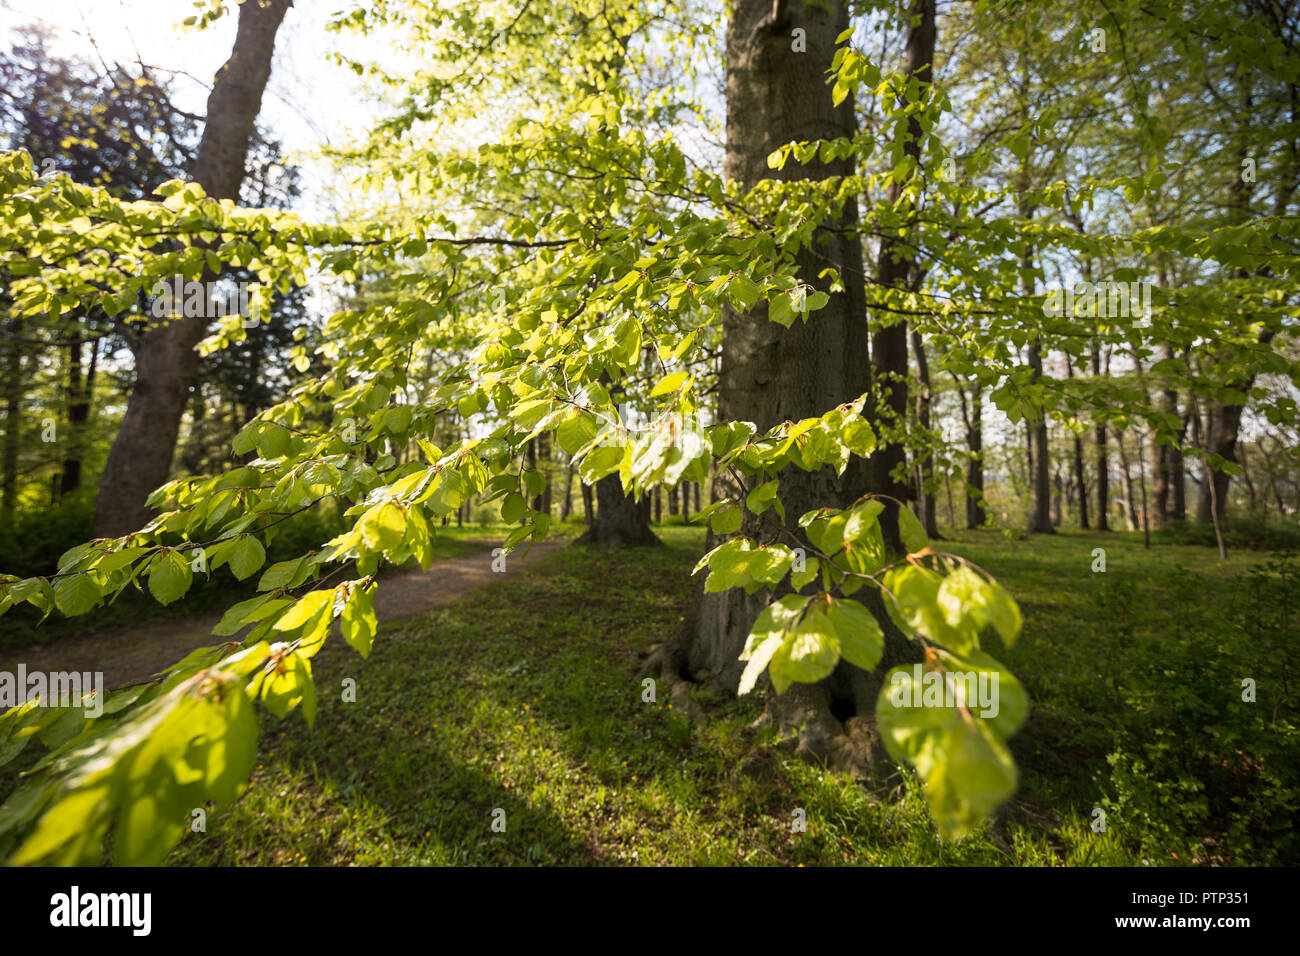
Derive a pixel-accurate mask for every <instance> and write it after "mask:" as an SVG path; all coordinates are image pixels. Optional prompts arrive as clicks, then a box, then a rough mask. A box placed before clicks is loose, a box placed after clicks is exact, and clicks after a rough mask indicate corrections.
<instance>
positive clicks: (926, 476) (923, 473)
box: [912, 329, 939, 539]
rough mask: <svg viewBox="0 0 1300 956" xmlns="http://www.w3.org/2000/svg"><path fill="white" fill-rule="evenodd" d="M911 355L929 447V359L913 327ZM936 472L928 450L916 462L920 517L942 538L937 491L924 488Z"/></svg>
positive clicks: (918, 415) (920, 420) (933, 534)
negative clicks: (936, 506) (914, 364)
mask: <svg viewBox="0 0 1300 956" xmlns="http://www.w3.org/2000/svg"><path fill="white" fill-rule="evenodd" d="M912 356H913V358H914V359H915V360H916V378H917V381H918V382H919V383H920V388H919V389H917V393H916V420H917V423H918V424H919V425H920V427H921V433H922V435H924V436H926V441H927V444H926V448H927V449H928V448H929V447H930V446H929V434H930V402H931V398H930V362H929V360H928V359H927V358H926V355H925V341H924V340H923V339H922V338H921V333H920V332H918V331H917V330H916V329H912ZM933 476H934V452H933V451H928V450H927V451H926V454H925V457H924V458H923V459H922V460H921V461H920V462H919V463H918V465H917V478H918V481H917V484H916V495H917V500H918V501H919V502H920V504H921V516H920V517H921V520H922V522H924V524H925V533H926V534H927V535H929V536H930V537H931V538H935V539H938V538H939V525H938V520H937V518H936V516H935V504H934V494H933V493H932V492H928V491H926V490H925V482H926V481H929V480H932V479H933Z"/></svg>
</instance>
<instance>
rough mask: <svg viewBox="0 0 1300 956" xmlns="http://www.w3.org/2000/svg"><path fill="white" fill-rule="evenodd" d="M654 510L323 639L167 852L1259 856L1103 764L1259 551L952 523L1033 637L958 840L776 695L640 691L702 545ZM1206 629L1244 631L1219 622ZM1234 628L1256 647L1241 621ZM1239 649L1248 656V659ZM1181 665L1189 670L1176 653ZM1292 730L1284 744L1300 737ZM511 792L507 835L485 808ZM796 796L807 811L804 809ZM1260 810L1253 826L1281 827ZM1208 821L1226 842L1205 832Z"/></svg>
mask: <svg viewBox="0 0 1300 956" xmlns="http://www.w3.org/2000/svg"><path fill="white" fill-rule="evenodd" d="M658 530H659V533H660V535H661V537H663V538H664V539H665V541H666V542H667V547H664V548H650V549H642V550H635V551H624V552H620V553H617V554H610V553H608V552H605V551H603V550H585V549H574V548H569V549H565V550H564V551H562V552H560V553H558V554H556V555H554V556H553V557H552V558H551V559H550V561H549V563H548V565H547V566H546V568H545V570H544V571H542V572H540V573H536V574H509V573H507V574H506V575H503V576H502V579H501V581H500V582H499V583H496V584H494V585H493V586H490V587H488V588H485V589H483V590H481V591H479V592H476V593H475V594H474V595H473V596H471V597H469V598H468V599H466V600H464V601H461V602H460V603H459V604H457V605H455V606H453V607H450V608H447V609H445V610H441V611H436V612H433V613H430V614H429V615H428V616H427V617H426V618H424V619H423V620H418V621H411V622H404V623H402V624H400V625H399V624H395V625H391V626H389V627H386V628H384V629H383V630H382V631H381V634H380V637H379V639H378V641H377V643H376V645H375V650H374V653H373V654H372V655H371V657H370V659H369V660H367V661H364V662H363V661H361V660H360V658H358V657H357V655H356V654H355V653H354V652H352V651H351V649H349V648H347V647H346V646H344V645H341V644H338V645H334V646H327V647H326V648H325V649H324V650H323V651H322V652H321V653H320V654H319V655H318V657H317V658H316V661H315V673H316V676H317V680H318V686H319V687H320V698H321V703H320V712H319V714H318V717H317V723H316V727H315V729H314V730H310V731H309V730H308V729H307V728H306V726H305V724H304V722H303V720H302V718H301V716H300V715H299V714H296V713H295V714H291V715H290V718H289V719H287V720H285V721H274V720H273V719H271V718H269V717H267V718H264V724H265V734H264V738H263V745H262V751H261V756H260V760H261V763H260V765H259V766H258V767H257V769H256V771H255V773H254V777H253V782H252V786H251V788H250V789H249V791H248V793H247V794H246V795H245V796H244V797H243V799H242V800H241V801H240V802H239V803H238V804H237V805H236V806H235V807H234V808H233V809H231V810H229V811H227V812H225V813H222V814H213V815H211V816H210V817H209V820H208V830H207V832H206V833H205V834H194V833H187V834H186V838H185V839H184V840H183V841H182V844H181V845H180V847H178V848H177V850H176V851H175V852H174V853H173V854H172V856H171V858H170V862H172V863H175V864H307V865H350V864H356V865H388V864H396V865H406V864H448V863H453V864H538V863H543V864H557V863H558V864H626V863H643V864H787V865H793V864H807V865H815V864H843V863H852V864H880V865H900V864H920V865H930V864H988V865H1017V864H1019V865H1054V864H1069V865H1089V864H1091V865H1140V864H1141V863H1142V862H1143V861H1146V862H1149V863H1150V864H1152V865H1177V864H1180V863H1191V862H1206V861H1209V860H1213V861H1215V862H1226V863H1232V862H1237V863H1248V862H1258V861H1259V860H1260V859H1262V858H1265V857H1266V856H1267V854H1266V853H1264V852H1263V851H1262V850H1261V848H1260V847H1258V846H1256V845H1255V844H1254V843H1252V842H1251V841H1250V840H1243V839H1242V838H1241V834H1240V833H1236V834H1235V836H1234V838H1233V839H1228V833H1227V830H1228V829H1229V828H1228V827H1227V826H1226V824H1227V821H1222V820H1215V819H1213V818H1212V817H1209V818H1207V819H1200V820H1196V821H1191V822H1190V823H1189V822H1188V821H1186V820H1182V821H1175V822H1176V823H1178V824H1179V825H1181V826H1182V827H1183V830H1178V831H1176V832H1174V833H1173V834H1172V835H1171V834H1170V832H1167V829H1162V827H1166V825H1167V824H1168V823H1169V821H1167V820H1164V819H1163V817H1161V815H1160V813H1159V812H1156V811H1159V808H1160V806H1161V805H1160V804H1159V801H1155V804H1153V805H1155V806H1156V811H1151V812H1148V816H1147V817H1144V816H1142V815H1141V813H1140V812H1139V811H1143V812H1147V811H1150V808H1149V807H1146V808H1144V807H1142V806H1140V804H1141V802H1142V801H1141V800H1140V799H1139V797H1140V791H1141V786H1140V785H1135V784H1133V783H1132V781H1131V780H1130V779H1129V777H1123V778H1122V780H1127V781H1129V783H1130V789H1133V788H1136V792H1138V795H1139V796H1138V797H1135V796H1134V793H1132V792H1127V791H1126V792H1125V794H1119V793H1117V792H1116V784H1115V782H1114V776H1115V773H1116V768H1115V767H1113V766H1112V764H1111V763H1109V762H1108V761H1107V755H1108V754H1110V753H1112V752H1113V751H1114V750H1115V748H1116V746H1117V741H1125V740H1128V739H1129V738H1128V737H1126V736H1125V734H1128V733H1130V731H1132V729H1133V728H1138V729H1139V730H1142V731H1143V733H1144V734H1145V735H1146V736H1145V737H1142V736H1139V737H1137V738H1136V741H1137V744H1141V743H1142V742H1144V741H1145V740H1149V739H1150V738H1152V736H1153V735H1154V734H1155V732H1156V730H1158V729H1159V728H1160V727H1161V726H1163V725H1164V724H1169V723H1170V721H1171V720H1172V719H1173V718H1171V717H1170V715H1169V714H1168V713H1165V712H1164V711H1163V710H1161V705H1162V701H1163V697H1162V696H1161V694H1162V693H1164V692H1169V693H1174V694H1176V692H1177V685H1176V682H1175V678H1177V677H1179V676H1181V675H1182V670H1180V668H1181V667H1183V664H1181V663H1177V662H1173V663H1172V667H1170V666H1166V665H1170V664H1171V662H1170V661H1169V660H1167V657H1168V653H1167V652H1168V651H1169V649H1170V647H1179V648H1181V647H1182V644H1181V643H1179V642H1180V641H1181V640H1182V638H1178V639H1175V638H1173V637H1171V636H1170V635H1171V633H1172V630H1171V629H1174V628H1176V627H1178V626H1179V624H1178V621H1177V620H1175V618H1174V616H1173V615H1175V614H1177V613H1183V612H1178V611H1177V610H1176V607H1177V605H1176V602H1178V601H1180V600H1191V599H1193V598H1194V599H1196V600H1197V601H1199V602H1201V603H1199V604H1198V605H1197V608H1199V612H1200V613H1201V614H1202V615H1203V614H1204V613H1205V612H1206V611H1207V610H1208V609H1210V608H1216V607H1218V608H1223V607H1224V606H1225V603H1226V604H1231V603H1232V602H1233V601H1237V602H1238V603H1240V595H1239V594H1238V593H1237V590H1239V588H1240V579H1239V575H1240V573H1241V571H1242V570H1244V569H1245V568H1247V567H1248V566H1250V565H1251V564H1252V563H1253V561H1255V560H1258V555H1256V556H1253V557H1248V556H1235V555H1234V556H1232V557H1231V558H1230V561H1229V563H1228V565H1227V566H1225V567H1219V566H1217V565H1216V563H1215V560H1214V555H1213V553H1212V552H1206V551H1203V550H1199V549H1187V548H1168V547H1167V548H1162V549H1156V550H1154V551H1153V552H1150V553H1148V552H1144V551H1143V550H1142V548H1141V546H1140V542H1139V543H1137V544H1135V543H1134V542H1133V541H1131V540H1128V539H1126V538H1125V537H1124V536H1122V535H1107V536H1093V535H1087V534H1077V533H1076V534H1061V535H1058V536H1056V537H1053V538H1041V539H1034V540H1033V541H1032V542H1025V541H1020V542H1010V541H1008V540H1007V539H1006V538H1004V537H1002V536H1001V535H999V534H997V533H996V532H974V533H967V532H961V533H958V534H957V535H956V540H955V541H950V542H947V543H946V546H948V547H951V548H952V549H953V550H955V551H958V552H959V553H962V554H964V555H967V556H969V557H971V558H972V559H974V560H976V561H979V562H981V563H982V564H984V565H985V566H986V567H987V568H988V569H989V570H990V571H992V572H993V573H994V574H995V575H997V576H998V577H999V579H1000V580H1002V581H1003V582H1004V583H1006V584H1007V585H1008V586H1009V587H1011V588H1012V590H1013V592H1014V593H1015V594H1016V595H1017V597H1018V598H1019V600H1020V601H1021V604H1022V607H1023V609H1024V612H1025V618H1026V623H1025V632H1024V636H1023V638H1022V639H1021V641H1020V642H1019V643H1018V644H1017V646H1016V647H1015V648H1014V649H1012V650H1011V651H1010V652H1008V653H1006V654H1005V657H1006V658H1007V660H1008V662H1009V663H1010V664H1012V666H1013V667H1014V668H1015V669H1016V670H1017V672H1018V673H1019V674H1021V675H1022V677H1023V679H1024V681H1025V683H1026V685H1027V689H1028V690H1029V692H1030V694H1031V696H1032V699H1033V703H1034V710H1033V712H1032V716H1031V720H1030V722H1029V724H1028V726H1027V727H1026V729H1025V730H1023V731H1022V732H1021V734H1020V735H1018V736H1017V737H1016V738H1014V740H1013V744H1014V748H1013V749H1014V750H1015V752H1016V757H1017V760H1018V762H1019V764H1020V766H1021V770H1022V782H1021V783H1022V785H1021V790H1020V792H1019V793H1018V794H1017V797H1016V798H1015V799H1014V800H1013V801H1012V803H1011V804H1010V805H1008V806H1007V807H1006V808H1004V810H1003V811H1002V812H1001V813H999V815H998V817H997V818H996V819H995V820H994V821H993V822H991V823H990V824H989V825H987V826H986V827H984V828H983V830H982V831H981V832H980V833H978V834H977V835H976V836H974V837H972V838H971V839H969V840H967V841H965V842H963V843H961V844H956V845H950V844H944V843H942V842H941V841H939V840H938V838H937V836H936V835H935V831H934V828H933V827H932V826H931V824H930V822H929V819H928V816H927V813H926V809H925V805H924V799H923V797H922V794H921V792H920V790H919V787H918V786H917V784H916V783H915V781H914V779H913V778H912V776H911V775H910V774H900V775H899V777H898V778H897V781H896V785H895V786H894V787H893V789H892V790H891V791H889V792H885V793H875V794H872V793H868V792H866V791H865V790H863V789H862V788H861V787H859V786H857V785H856V784H854V783H853V782H852V781H850V780H849V779H848V778H846V777H843V776H841V775H837V774H833V773H829V772H827V771H825V770H823V769H821V768H818V767H815V766H811V765H808V764H806V763H803V762H801V761H799V760H797V759H794V758H792V757H790V756H789V755H788V754H787V752H786V751H785V750H783V749H782V748H780V747H779V746H777V745H776V744H775V743H774V741H772V740H771V739H769V738H767V737H766V736H763V735H762V734H759V733H755V732H751V731H749V730H748V729H747V728H748V726H749V725H750V724H751V723H752V722H753V721H754V719H755V718H756V717H757V716H758V715H759V713H760V711H761V702H760V701H758V700H757V699H755V698H752V697H751V698H745V699H739V700H737V699H719V698H717V697H713V696H710V695H708V694H706V693H704V692H698V691H697V692H694V696H695V697H696V699H697V701H698V702H699V703H700V704H701V705H702V706H703V707H704V708H705V709H706V711H707V713H708V717H707V719H706V720H704V721H702V722H697V723H692V722H691V721H689V720H687V719H686V718H685V716H684V715H682V714H681V713H680V709H678V710H674V708H673V707H672V706H671V704H670V703H668V702H666V701H665V700H664V699H663V698H662V697H661V698H660V699H659V701H658V702H657V703H646V702H643V701H642V684H641V683H640V682H639V681H638V680H637V679H636V673H637V669H638V665H639V661H640V659H641V656H642V654H643V653H644V652H645V651H646V650H647V649H648V648H649V646H650V645H651V644H652V643H654V642H657V641H660V640H663V639H664V638H665V637H667V636H668V635H670V634H671V633H672V631H673V630H674V629H675V628H676V627H678V626H679V625H680V622H681V619H682V615H683V614H684V613H685V611H686V609H687V607H688V606H689V602H690V598H691V588H690V579H689V577H688V572H689V569H690V567H691V565H692V564H693V562H694V560H695V559H696V557H697V556H698V554H699V553H700V549H701V547H702V535H701V533H700V532H699V531H698V530H697V529H686V528H681V527H680V526H678V527H666V528H660V529H658ZM1102 545H1104V546H1105V547H1106V549H1107V572H1106V573H1105V574H1093V573H1092V572H1091V571H1090V565H1091V563H1092V554H1091V549H1092V548H1093V547H1095V546H1102ZM1180 565H1181V566H1182V567H1185V568H1186V569H1187V570H1186V571H1179V570H1178V566H1180ZM1195 611H1196V609H1195V608H1193V609H1192V610H1190V611H1188V612H1186V613H1185V614H1184V616H1185V617H1189V616H1195ZM1184 630H1185V631H1187V632H1189V633H1192V634H1199V633H1200V631H1199V630H1198V629H1196V628H1190V627H1184ZM1209 632H1210V633H1212V634H1218V635H1219V636H1217V637H1215V638H1214V640H1217V641H1219V642H1220V643H1223V642H1225V641H1227V640H1228V638H1227V637H1225V636H1223V635H1224V633H1225V631H1224V628H1223V627H1216V628H1210V629H1209ZM1232 647H1233V648H1235V649H1236V650H1237V651H1241V650H1242V647H1241V642H1240V641H1237V640H1236V639H1235V638H1234V643H1233V644H1232ZM1180 660H1181V658H1180ZM1229 660H1230V662H1231V666H1228V667H1227V671H1231V672H1232V673H1236V670H1235V668H1236V667H1237V665H1238V664H1239V663H1241V665H1242V666H1246V664H1245V663H1244V658H1242V659H1241V660H1238V659H1236V658H1233V657H1232V656H1231V655H1229ZM1250 666H1255V665H1254V664H1251V665H1250ZM1261 666H1262V665H1261ZM1171 669H1172V670H1173V673H1174V678H1170V677H1168V675H1166V674H1164V673H1163V672H1164V671H1166V670H1171ZM1227 671H1225V673H1226V672H1227ZM1216 673H1217V671H1216ZM1257 673H1259V674H1261V675H1264V674H1265V671H1262V670H1259V671H1257ZM1152 674H1155V675H1156V677H1157V678H1159V680H1162V681H1167V682H1169V686H1165V684H1159V681H1157V683H1158V684H1159V686H1157V687H1156V688H1155V692H1154V693H1152V689H1151V687H1150V686H1148V684H1149V682H1150V681H1151V680H1153V678H1152V677H1151V675H1152ZM345 677H352V678H355V679H356V681H357V686H358V699H357V702H356V703H343V702H341V700H340V696H341V695H340V693H339V688H340V687H341V682H342V680H343V678H345ZM1266 684H1267V686H1268V687H1272V686H1273V685H1272V684H1268V682H1267V681H1266V680H1264V679H1261V680H1260V687H1261V700H1263V699H1264V697H1265V696H1266V690H1265V688H1266ZM1171 688H1172V689H1171ZM1230 689H1231V688H1230ZM1201 692H1202V693H1205V690H1204V688H1202V689H1201ZM1144 694H1146V695H1147V696H1145V697H1144V696H1143V695H1144ZM1143 706H1145V708H1146V709H1145V710H1143V709H1142V707H1143ZM1239 706H1240V707H1243V708H1244V707H1248V706H1252V705H1245V704H1241V705H1239ZM1254 706H1256V707H1261V706H1263V705H1262V704H1259V705H1254ZM1287 711H1288V713H1290V714H1291V715H1292V716H1293V714H1294V708H1293V706H1291V707H1289V708H1287ZM1250 713H1251V714H1260V713H1262V711H1252V712H1250ZM1174 726H1175V729H1176V730H1179V731H1181V732H1182V733H1184V734H1191V733H1193V730H1192V729H1189V728H1187V727H1179V726H1177V721H1176V720H1175V721H1174ZM1220 729H1221V731H1222V728H1220ZM1201 742H1203V741H1201ZM1289 746H1290V748H1291V749H1290V751H1289V753H1290V759H1291V761H1292V762H1294V759H1295V756H1294V737H1293V736H1292V737H1291V738H1290V743H1289ZM1256 750H1258V751H1260V752H1261V753H1262V752H1267V753H1269V754H1272V753H1273V751H1272V750H1269V749H1268V748H1258V747H1257V748H1256ZM1229 762H1230V761H1229ZM1121 764H1122V761H1121ZM1152 766H1156V764H1154V763H1153V764H1152ZM1129 769H1131V768H1129ZM1157 769H1159V770H1161V771H1162V772H1163V771H1164V770H1166V769H1168V768H1164V767H1163V766H1159V767H1157ZM1175 776H1176V775H1175ZM1130 777H1131V774H1130ZM1229 777H1230V779H1229V783H1233V782H1234V781H1235V783H1236V784H1237V785H1240V784H1242V783H1243V781H1239V780H1235V778H1232V777H1231V775H1229ZM1159 782H1160V781H1158V780H1153V781H1151V783H1153V784H1154V783H1159ZM1244 783H1245V784H1246V785H1250V784H1254V785H1256V786H1258V785H1259V783H1260V779H1259V777H1258V775H1256V777H1254V778H1250V777H1248V778H1247V779H1246V780H1245V781H1244ZM1225 786H1226V784H1225ZM1234 795H1236V796H1240V794H1234V793H1233V792H1229V793H1228V794H1227V795H1226V796H1225V795H1223V794H1216V796H1218V797H1220V798H1222V799H1229V798H1231V797H1233V796H1234ZM1121 797H1125V798H1126V800H1127V802H1124V801H1122V800H1121ZM1108 801H1109V802H1108ZM1148 802H1150V801H1148ZM1229 803H1230V799H1229ZM1097 806H1104V807H1107V808H1108V827H1107V831H1106V832H1105V833H1104V834H1103V833H1093V832H1092V831H1091V829H1090V827H1089V822H1090V819H1091V812H1092V808H1094V807H1097ZM498 808H499V809H501V810H504V812H505V824H506V829H505V832H503V833H497V832H493V830H492V821H493V811H494V809H498ZM796 809H802V810H804V811H805V814H806V820H807V824H806V831H805V832H795V831H794V829H793V828H792V825H791V824H792V820H793V815H794V812H795V811H796ZM1148 817H1149V819H1148ZM1249 822H1250V823H1251V825H1253V826H1255V827H1257V829H1259V830H1260V831H1261V832H1262V830H1263V829H1266V828H1267V826H1268V825H1276V824H1277V820H1273V821H1272V823H1271V824H1270V822H1269V821H1267V820H1262V821H1261V820H1251V821H1249ZM1238 829H1240V828H1238ZM1248 829H1249V828H1248ZM1184 831H1187V832H1184ZM1259 836H1260V833H1256V834H1255V837H1259ZM1203 838H1204V839H1208V840H1209V841H1210V843H1208V844H1204V845H1202V844H1199V842H1198V843H1197V848H1196V849H1191V848H1190V846H1191V843H1192V841H1193V840H1195V841H1199V840H1200V839H1203ZM1171 841H1172V842H1171ZM1180 841H1181V842H1180ZM1173 846H1177V849H1172V848H1171V847H1173ZM1180 851H1181V852H1180ZM1169 853H1179V856H1178V857H1177V858H1173V857H1171V856H1169ZM1291 862H1295V861H1294V859H1292V860H1291Z"/></svg>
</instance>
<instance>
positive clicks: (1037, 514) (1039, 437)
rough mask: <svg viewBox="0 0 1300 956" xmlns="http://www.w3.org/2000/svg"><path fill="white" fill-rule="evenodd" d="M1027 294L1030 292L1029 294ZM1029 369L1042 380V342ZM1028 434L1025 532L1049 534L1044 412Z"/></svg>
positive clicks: (1048, 467) (1033, 352) (1049, 485)
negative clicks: (1030, 461)
mask: <svg viewBox="0 0 1300 956" xmlns="http://www.w3.org/2000/svg"><path fill="white" fill-rule="evenodd" d="M1029 292H1030V294H1032V293H1033V289H1032V288H1031V289H1030V290H1029ZM1029 367H1030V369H1032V370H1033V373H1034V377H1033V379H1032V380H1033V381H1035V382H1036V381H1038V379H1040V378H1042V377H1043V353H1042V340H1041V339H1040V340H1038V341H1036V342H1034V344H1033V345H1032V346H1030V348H1029ZM1028 424H1029V430H1030V435H1031V443H1032V447H1033V471H1032V473H1031V474H1030V478H1029V481H1030V488H1031V493H1030V494H1031V498H1030V508H1029V523H1028V527H1027V528H1026V530H1027V531H1029V533H1030V534H1035V533H1037V534H1052V533H1054V532H1055V530H1056V529H1055V528H1053V527H1052V475H1051V461H1050V459H1049V457H1048V447H1047V438H1048V436H1047V414H1046V412H1044V413H1043V414H1042V415H1041V416H1040V417H1039V418H1038V419H1037V420H1036V421H1031V422H1029V423H1028Z"/></svg>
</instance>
